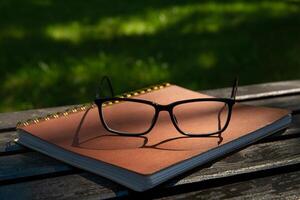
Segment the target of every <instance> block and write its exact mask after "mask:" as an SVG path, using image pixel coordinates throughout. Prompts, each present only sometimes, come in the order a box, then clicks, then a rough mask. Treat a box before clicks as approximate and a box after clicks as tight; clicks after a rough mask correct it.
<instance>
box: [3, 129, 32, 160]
mask: <svg viewBox="0 0 300 200" xmlns="http://www.w3.org/2000/svg"><path fill="white" fill-rule="evenodd" d="M16 135H17V133H16V131H9V132H3V133H1V134H0V156H1V155H7V154H13V153H20V152H25V151H29V149H27V148H25V147H24V146H22V145H19V144H17V143H15V142H14V138H15V137H16Z"/></svg>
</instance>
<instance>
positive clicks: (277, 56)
mask: <svg viewBox="0 0 300 200" xmlns="http://www.w3.org/2000/svg"><path fill="white" fill-rule="evenodd" d="M299 36H300V2H299V1H297V0H294V1H287V0H285V1H266V0H261V1H242V0H231V1H230V0H227V1H225V0H223V1H206V0H202V1H195V0H194V1H177V0H176V1H175V0H172V1H171V0H168V1H167V0H166V1H161V0H154V1H136V0H133V1H130V2H126V1H122V0H111V1H100V0H90V1H77V0H72V1H71V0H65V1H58V0H44V1H40V0H23V1H17V0H2V1H0V73H1V75H0V77H1V78H0V89H1V92H0V99H1V100H0V112H5V111H13V110H23V109H30V108H40V107H50V106H58V105H66V104H77V103H85V102H88V101H91V100H93V98H94V94H95V88H96V86H97V84H98V83H99V80H100V78H101V77H102V76H103V75H108V76H110V77H111V79H112V81H113V84H114V87H115V89H116V91H117V93H120V92H125V91H130V90H133V89H137V88H140V87H145V86H147V85H151V84H155V83H159V82H163V81H168V82H172V83H176V84H179V85H182V86H184V87H188V88H191V89H197V90H200V89H208V88H216V87H226V86H229V85H230V83H231V81H232V80H233V78H234V77H235V75H237V74H238V75H239V76H240V80H241V84H252V83H259V82H267V81H279V80H289V79H299V78H300V37H299Z"/></svg>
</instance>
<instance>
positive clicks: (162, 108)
mask: <svg viewBox="0 0 300 200" xmlns="http://www.w3.org/2000/svg"><path fill="white" fill-rule="evenodd" d="M156 108H157V111H158V112H160V111H167V112H170V111H171V107H170V105H161V104H156Z"/></svg>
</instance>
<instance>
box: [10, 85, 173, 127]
mask: <svg viewBox="0 0 300 200" xmlns="http://www.w3.org/2000/svg"><path fill="white" fill-rule="evenodd" d="M170 85H171V84H170V83H162V84H158V85H153V86H150V87H147V88H142V89H139V90H135V91H132V92H127V93H123V94H122V95H118V96H117V97H119V98H132V97H136V96H139V95H142V94H146V93H150V92H153V91H156V90H160V89H163V88H166V87H168V86H170ZM116 103H118V101H114V102H113V101H110V102H108V103H106V105H104V106H107V105H113V104H116ZM94 107H96V104H94V103H88V104H83V105H80V106H74V107H72V108H68V109H66V110H65V111H63V112H56V113H51V114H48V115H47V116H44V117H38V118H32V119H27V120H26V121H20V122H18V123H17V125H16V128H17V129H18V128H23V127H26V126H29V125H31V124H38V123H40V122H43V121H48V120H51V119H57V118H59V117H66V116H68V115H70V114H73V113H78V112H81V111H86V110H87V109H89V108H94Z"/></svg>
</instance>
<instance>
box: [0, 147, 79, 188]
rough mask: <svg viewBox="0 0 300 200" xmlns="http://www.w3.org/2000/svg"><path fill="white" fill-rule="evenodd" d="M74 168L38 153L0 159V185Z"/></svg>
mask: <svg viewBox="0 0 300 200" xmlns="http://www.w3.org/2000/svg"><path fill="white" fill-rule="evenodd" d="M73 169H74V168H73V167H71V166H70V165H67V164H65V163H62V162H60V161H58V160H56V159H53V158H50V157H48V156H45V155H43V154H40V153H38V152H27V153H22V154H17V155H8V156H2V157H0V183H1V182H2V183H3V182H7V181H8V180H14V179H21V178H25V177H34V176H37V175H45V174H51V173H61V172H68V171H70V170H73Z"/></svg>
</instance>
